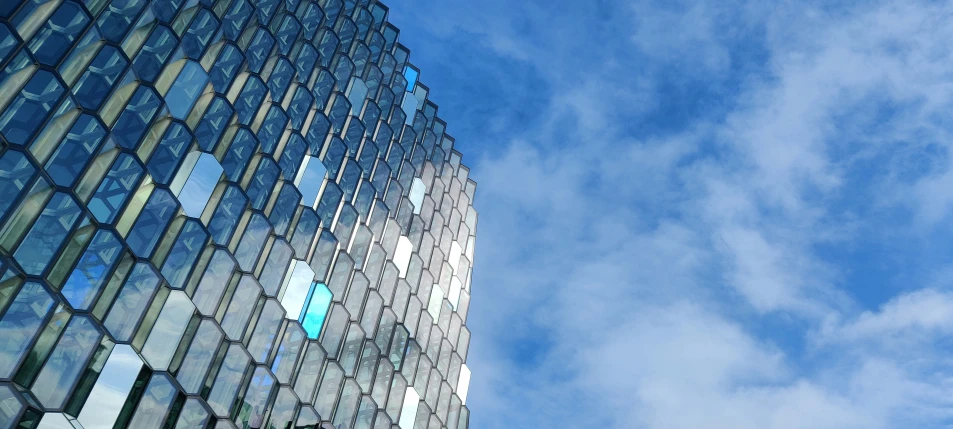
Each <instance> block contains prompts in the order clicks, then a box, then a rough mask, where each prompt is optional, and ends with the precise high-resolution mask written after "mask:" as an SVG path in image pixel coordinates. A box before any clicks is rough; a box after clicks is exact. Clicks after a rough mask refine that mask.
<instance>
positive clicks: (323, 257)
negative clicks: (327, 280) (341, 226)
mask: <svg viewBox="0 0 953 429" xmlns="http://www.w3.org/2000/svg"><path fill="white" fill-rule="evenodd" d="M337 247H338V240H337V238H335V237H334V234H331V231H328V230H324V231H321V237H320V238H318V245H317V246H316V247H315V249H314V256H313V257H312V258H311V269H312V270H314V273H315V278H318V279H323V278H324V277H325V275H326V274H327V273H328V268H329V267H330V266H331V261H332V260H333V259H334V253H335V252H336V251H337Z"/></svg>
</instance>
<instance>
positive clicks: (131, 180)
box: [87, 153, 145, 223]
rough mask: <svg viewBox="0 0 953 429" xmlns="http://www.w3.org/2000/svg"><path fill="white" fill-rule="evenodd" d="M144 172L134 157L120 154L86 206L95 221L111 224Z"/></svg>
mask: <svg viewBox="0 0 953 429" xmlns="http://www.w3.org/2000/svg"><path fill="white" fill-rule="evenodd" d="M144 172H145V171H144V169H143V168H142V165H141V164H139V161H137V160H136V157H134V156H132V155H129V154H127V153H122V154H120V155H119V157H118V158H116V161H115V162H113V165H112V167H111V168H110V169H109V172H108V173H106V177H104V178H103V181H102V182H101V183H100V184H99V189H97V190H96V193H95V194H93V198H92V199H91V200H90V201H89V203H88V204H87V207H88V208H89V211H90V212H92V213H93V216H95V217H96V220H98V221H100V222H101V223H112V222H113V220H115V219H116V215H118V214H119V212H120V211H121V210H122V208H123V206H125V204H126V201H128V200H129V197H130V196H131V195H132V191H133V190H135V189H136V187H137V186H138V185H139V180H140V179H141V178H142V174H143V173H144Z"/></svg>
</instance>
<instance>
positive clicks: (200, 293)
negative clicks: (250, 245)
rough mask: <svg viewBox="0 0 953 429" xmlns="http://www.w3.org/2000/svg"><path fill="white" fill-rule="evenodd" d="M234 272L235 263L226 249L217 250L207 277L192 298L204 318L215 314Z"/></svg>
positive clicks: (204, 276) (206, 273)
mask: <svg viewBox="0 0 953 429" xmlns="http://www.w3.org/2000/svg"><path fill="white" fill-rule="evenodd" d="M233 271H235V261H234V260H232V258H231V257H230V256H229V255H228V252H227V251H225V250H224V249H215V254H214V255H212V260H211V261H210V262H209V264H208V267H207V268H206V269H205V275H203V276H202V281H201V282H200V283H199V286H198V288H197V289H196V290H195V294H194V295H193V296H192V301H193V302H195V308H197V309H198V310H199V313H202V315H203V316H211V315H213V314H215V312H216V310H217V309H218V306H219V301H220V300H221V299H222V294H223V293H224V292H225V287H226V286H227V285H228V281H229V280H230V279H231V277H232V272H233Z"/></svg>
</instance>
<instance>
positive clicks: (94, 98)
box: [73, 45, 129, 110]
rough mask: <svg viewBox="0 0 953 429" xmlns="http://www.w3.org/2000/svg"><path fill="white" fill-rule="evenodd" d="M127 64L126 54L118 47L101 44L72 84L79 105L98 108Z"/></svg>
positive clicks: (92, 108) (93, 108)
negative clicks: (74, 83) (76, 80)
mask: <svg viewBox="0 0 953 429" xmlns="http://www.w3.org/2000/svg"><path fill="white" fill-rule="evenodd" d="M128 64H129V62H128V61H127V60H126V56H125V55H123V54H122V53H121V52H120V51H119V50H118V49H116V48H115V47H113V46H110V45H106V46H103V48H102V49H101V50H100V51H99V54H97V55H96V57H95V58H93V61H92V62H91V63H90V64H89V67H88V68H87V69H86V71H85V72H84V73H83V75H82V76H81V77H80V78H79V81H78V82H77V83H76V85H74V86H73V94H74V95H76V99H77V101H78V102H79V105H80V106H83V107H85V108H87V109H91V110H99V106H101V105H102V103H103V101H105V100H106V97H107V96H109V93H110V92H111V91H112V89H113V85H114V84H115V83H116V81H117V80H118V79H119V77H120V76H121V75H122V73H123V72H124V71H125V70H126V65H128Z"/></svg>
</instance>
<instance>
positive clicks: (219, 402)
mask: <svg viewBox="0 0 953 429" xmlns="http://www.w3.org/2000/svg"><path fill="white" fill-rule="evenodd" d="M250 360H251V359H250V358H249V357H248V354H247V353H245V350H243V347H242V346H241V344H232V345H231V346H229V348H228V354H227V355H225V360H224V361H223V362H222V368H221V369H220V370H219V372H218V375H217V376H216V377H215V384H213V385H212V390H211V392H210V393H209V395H208V404H209V406H210V407H212V411H213V412H215V414H216V415H217V416H220V417H227V416H228V415H229V414H230V413H231V408H232V403H233V402H234V401H235V395H237V394H238V389H239V387H241V384H242V378H244V376H245V371H246V370H247V369H248V365H249V363H250V362H249V361H250Z"/></svg>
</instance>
